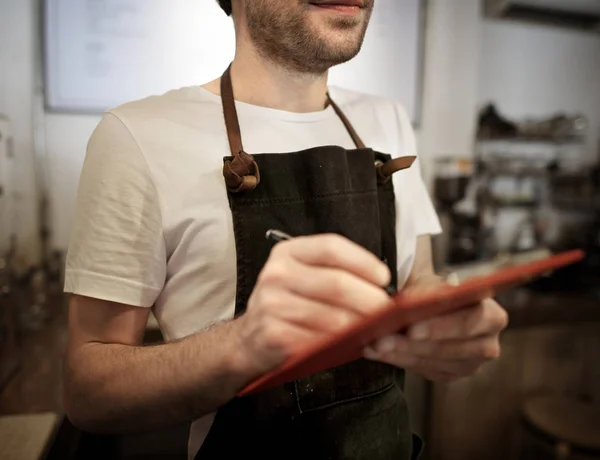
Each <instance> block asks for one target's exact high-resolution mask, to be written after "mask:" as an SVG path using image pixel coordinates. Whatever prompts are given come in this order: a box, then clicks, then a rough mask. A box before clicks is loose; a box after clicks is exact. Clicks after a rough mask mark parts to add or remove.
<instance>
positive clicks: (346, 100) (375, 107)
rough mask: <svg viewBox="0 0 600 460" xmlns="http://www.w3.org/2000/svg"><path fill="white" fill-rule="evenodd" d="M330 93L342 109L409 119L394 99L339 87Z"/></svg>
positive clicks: (335, 87) (333, 88) (330, 89)
mask: <svg viewBox="0 0 600 460" xmlns="http://www.w3.org/2000/svg"><path fill="white" fill-rule="evenodd" d="M329 93H330V95H331V98H332V99H333V101H334V102H336V103H337V104H338V105H339V106H340V107H342V109H346V110H350V111H354V110H367V111H370V112H374V113H376V114H378V115H379V114H381V115H388V116H389V115H393V116H394V117H396V118H402V119H408V115H407V112H406V110H405V109H404V107H403V106H402V104H399V103H398V102H396V101H393V100H392V99H388V98H384V97H380V96H375V95H373V94H367V93H363V92H360V91H354V90H350V89H346V88H341V87H339V86H330V87H329Z"/></svg>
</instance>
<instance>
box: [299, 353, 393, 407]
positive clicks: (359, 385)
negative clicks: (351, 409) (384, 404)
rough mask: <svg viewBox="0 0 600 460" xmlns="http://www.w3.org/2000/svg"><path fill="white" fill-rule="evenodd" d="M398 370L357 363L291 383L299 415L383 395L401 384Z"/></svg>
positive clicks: (361, 362) (374, 364)
mask: <svg viewBox="0 0 600 460" xmlns="http://www.w3.org/2000/svg"><path fill="white" fill-rule="evenodd" d="M400 375H401V374H400V370H399V369H397V368H395V367H393V366H390V365H388V364H383V363H379V362H375V361H370V360H366V359H359V360H356V361H352V362H350V363H347V364H344V365H342V366H338V367H334V368H332V369H328V370H325V371H323V372H319V373H317V374H313V375H310V376H308V377H304V378H301V379H299V380H296V381H295V382H294V389H295V392H296V398H297V401H298V409H299V410H300V412H301V413H302V412H311V411H316V410H320V409H325V408H328V407H332V406H335V405H338V404H343V403H345V402H350V401H357V400H360V399H363V398H368V397H370V396H374V395H377V394H379V393H383V392H385V391H387V390H389V389H390V388H392V387H393V386H395V385H397V384H399V382H400V378H401V377H400Z"/></svg>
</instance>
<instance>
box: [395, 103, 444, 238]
mask: <svg viewBox="0 0 600 460" xmlns="http://www.w3.org/2000/svg"><path fill="white" fill-rule="evenodd" d="M397 113H398V119H399V123H400V135H401V140H400V142H401V144H402V151H403V152H404V154H405V155H416V156H417V160H416V161H415V163H414V164H413V165H412V166H411V167H410V168H409V169H408V170H407V171H406V173H407V174H406V176H404V177H403V178H402V179H400V177H401V176H400V175H399V174H396V175H394V176H392V177H393V178H394V180H395V181H397V183H395V184H394V186H395V188H396V189H398V190H402V191H403V193H405V194H407V196H405V197H404V198H405V202H406V205H407V206H406V207H407V208H408V209H405V212H404V215H405V216H409V218H410V220H411V223H412V229H413V232H414V233H415V234H416V236H421V235H437V234H439V233H441V232H442V227H441V225H440V220H439V217H438V214H437V212H436V210H435V207H434V205H433V202H432V200H431V196H430V195H429V191H428V190H427V186H426V185H425V181H424V180H423V175H422V171H421V162H420V161H419V157H418V154H417V143H416V139H415V132H414V129H413V127H412V124H411V122H410V118H409V117H408V114H407V113H406V111H405V110H404V109H403V108H402V107H400V106H397ZM400 181H402V183H400Z"/></svg>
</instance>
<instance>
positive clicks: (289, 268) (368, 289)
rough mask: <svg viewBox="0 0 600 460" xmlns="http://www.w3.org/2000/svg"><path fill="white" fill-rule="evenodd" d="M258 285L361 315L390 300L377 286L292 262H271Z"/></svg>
mask: <svg viewBox="0 0 600 460" xmlns="http://www.w3.org/2000/svg"><path fill="white" fill-rule="evenodd" d="M260 276H261V281H262V282H263V283H266V284H268V285H270V286H272V287H273V289H276V290H287V291H289V292H291V293H293V294H295V295H296V296H299V297H304V298H306V299H310V300H313V301H315V302H320V303H325V304H328V305H331V306H335V307H342V308H346V309H349V310H352V311H354V312H356V313H359V314H361V315H365V314H368V313H370V312H372V311H375V310H378V309H381V308H384V307H387V306H389V305H390V303H391V300H390V297H389V295H388V294H387V293H386V292H385V290H383V289H382V288H381V287H380V286H377V285H375V284H372V283H371V282H369V281H366V280H364V279H362V278H360V277H358V276H356V275H354V274H352V273H349V272H347V271H343V270H340V269H336V268H323V267H314V266H312V267H311V266H307V265H304V264H302V263H299V262H295V261H294V260H282V261H281V262H277V261H273V262H272V263H271V264H269V266H268V267H266V268H265V269H264V270H263V272H262V273H261V275H260Z"/></svg>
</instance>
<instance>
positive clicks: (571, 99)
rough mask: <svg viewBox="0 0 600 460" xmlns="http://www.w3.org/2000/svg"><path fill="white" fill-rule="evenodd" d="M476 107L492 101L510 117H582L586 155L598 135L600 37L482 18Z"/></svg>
mask: <svg viewBox="0 0 600 460" xmlns="http://www.w3.org/2000/svg"><path fill="white" fill-rule="evenodd" d="M479 74H480V78H479V96H478V98H479V103H480V105H483V104H485V103H487V102H496V103H497V107H498V109H499V111H500V112H501V113H502V114H503V115H505V116H507V117H509V118H512V119H515V120H520V119H524V118H527V117H549V116H552V115H554V114H555V113H557V112H559V111H566V112H567V113H571V114H573V113H582V114H584V115H586V116H587V117H588V118H589V120H590V124H591V130H590V136H589V143H588V147H589V151H590V152H591V153H592V152H593V153H595V149H596V146H597V145H598V136H599V135H600V34H590V33H581V32H575V31H569V30H563V29H558V28H550V27H541V26H533V25H524V24H521V23H518V22H508V21H491V20H485V21H483V24H482V29H481V56H480V60H479Z"/></svg>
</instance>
